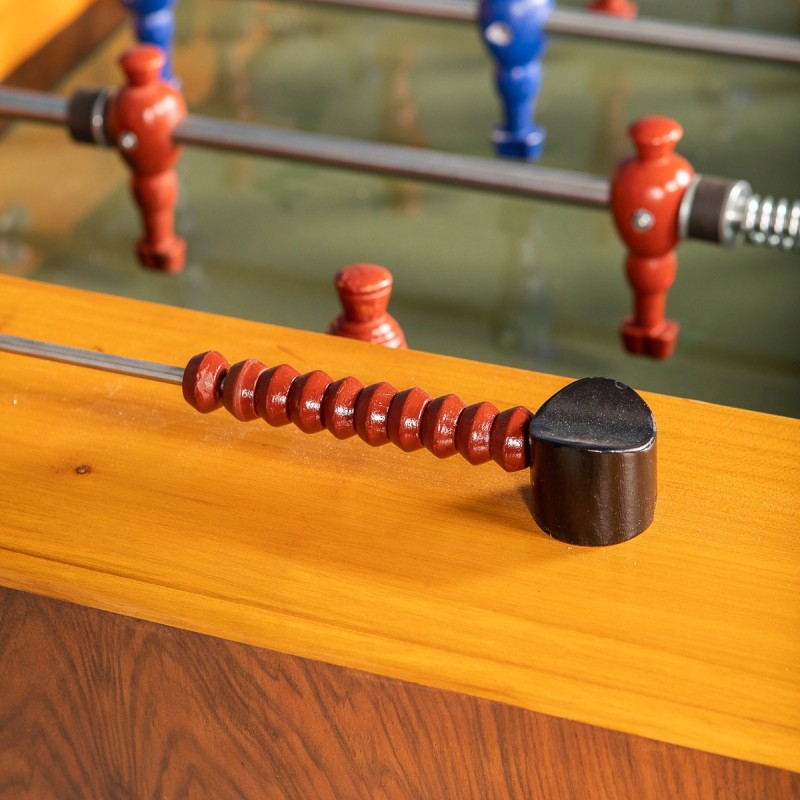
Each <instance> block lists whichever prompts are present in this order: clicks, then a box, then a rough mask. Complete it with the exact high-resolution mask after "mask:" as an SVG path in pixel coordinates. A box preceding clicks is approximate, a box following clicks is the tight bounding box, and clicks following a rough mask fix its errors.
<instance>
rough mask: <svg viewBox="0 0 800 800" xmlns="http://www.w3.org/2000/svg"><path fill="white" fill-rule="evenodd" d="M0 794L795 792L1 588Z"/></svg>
mask: <svg viewBox="0 0 800 800" xmlns="http://www.w3.org/2000/svg"><path fill="white" fill-rule="evenodd" d="M0 687H2V688H1V689H0V796H2V797H4V798H37V800H46V799H47V798H58V800H68V799H69V798H82V797H89V796H93V797H115V798H122V797H130V798H154V797H169V798H173V797H191V798H204V797H208V798H223V797H224V798H234V797H242V798H255V797H259V798H262V797H263V798H297V799H298V800H300V799H301V798H302V800H309V798H365V800H366V798H370V800H374V799H375V798H398V800H399V799H400V798H402V799H403V800H406V799H407V798H459V800H462V799H463V800H468V799H470V798H474V800H491V798H527V799H529V800H535V798H548V800H558V798H565V799H566V798H577V797H580V798H609V800H611V798H619V799H620V800H622V799H623V798H631V797H637V798H665V797H680V798H682V800H692V799H693V798H717V797H733V796H735V797H737V798H738V799H739V800H746V798H753V800H755V799H756V798H766V797H772V798H779V797H780V798H790V797H800V775H797V774H793V773H789V772H785V771H782V770H778V769H773V768H769V767H763V766H758V765H754V764H749V763H746V762H743V761H737V760H734V759H729V758H724V757H721V756H714V755H709V754H706V753H700V752H697V751H693V750H689V749H686V748H681V747H675V746H670V745H666V744H662V743H658V742H654V741H650V740H647V739H642V738H639V737H633V736H626V735H624V734H620V733H613V732H610V731H606V730H603V729H600V728H596V727H592V726H589V725H583V724H579V723H572V722H567V721H564V720H559V719H556V718H553V717H549V716H546V715H542V714H536V713H533V712H528V711H523V710H520V709H516V708H512V707H510V706H506V705H503V704H500V703H492V702H489V701H485V700H479V699H475V698H472V697H467V696H465V695H461V694H457V693H454V692H446V691H441V690H435V689H428V688H424V687H421V686H417V685H415V684H410V683H405V682H402V681H396V680H391V679H387V678H380V677H376V676H373V675H370V674H368V673H364V672H359V671H356V670H350V669H345V668H341V667H335V666H331V665H328V664H323V663H321V662H316V661H310V660H307V659H301V658H296V657H292V656H286V655H281V654H278V653H274V652H271V651H268V650H262V649H258V648H254V647H248V646H246V645H241V644H236V643H232V642H228V641H225V640H222V639H216V638H212V637H208V636H202V635H200V634H195V633H190V632H187V631H182V630H179V629H175V628H168V627H164V626H160V625H155V624H152V623H147V622H142V621H137V620H134V619H131V618H128V617H122V616H117V615H114V614H110V613H106V612H100V611H96V610H93V609H88V608H85V607H82V606H77V605H72V604H69V603H64V602H60V601H56V600H51V599H46V598H42V597H37V596H34V595H31V594H27V593H23V592H17V591H12V590H8V589H0Z"/></svg>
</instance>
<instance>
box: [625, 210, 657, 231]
mask: <svg viewBox="0 0 800 800" xmlns="http://www.w3.org/2000/svg"><path fill="white" fill-rule="evenodd" d="M655 224H656V218H655V217H654V216H653V214H652V213H651V212H650V211H648V210H647V209H646V208H640V209H638V210H637V211H634V212H633V216H632V217H631V225H632V226H633V229H634V230H637V231H641V232H644V231H649V230H650V228H652V227H653V225H655Z"/></svg>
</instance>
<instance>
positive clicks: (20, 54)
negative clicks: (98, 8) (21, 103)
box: [0, 0, 94, 79]
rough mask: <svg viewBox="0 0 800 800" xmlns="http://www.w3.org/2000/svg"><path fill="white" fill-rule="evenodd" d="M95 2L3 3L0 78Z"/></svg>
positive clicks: (4, 0)
mask: <svg viewBox="0 0 800 800" xmlns="http://www.w3.org/2000/svg"><path fill="white" fill-rule="evenodd" d="M93 2H94V0H37V2H35V3H31V2H27V1H26V0H0V19H2V20H3V24H2V25H0V79H4V78H5V77H6V76H7V75H9V73H11V72H13V71H14V70H15V69H16V68H17V67H19V66H20V64H22V63H23V62H24V61H25V60H26V59H28V58H30V57H31V56H32V55H33V54H34V53H35V52H36V51H37V50H39V49H40V48H42V47H44V46H45V45H46V44H47V42H48V41H50V39H52V38H53V37H54V36H56V35H57V34H58V33H59V32H60V31H61V30H62V29H63V28H65V27H67V26H68V25H69V24H70V23H71V22H73V21H74V20H75V19H76V18H78V17H79V16H80V15H81V14H82V13H83V12H84V11H86V9H87V8H89V6H91V5H92V3H93Z"/></svg>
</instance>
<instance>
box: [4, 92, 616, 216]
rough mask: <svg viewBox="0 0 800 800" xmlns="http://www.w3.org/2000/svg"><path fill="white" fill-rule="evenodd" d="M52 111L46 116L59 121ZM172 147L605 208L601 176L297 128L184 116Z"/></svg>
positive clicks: (9, 98)
mask: <svg viewBox="0 0 800 800" xmlns="http://www.w3.org/2000/svg"><path fill="white" fill-rule="evenodd" d="M66 105H67V101H66V100H63V99H62V98H57V97H55V96H54V95H50V94H47V93H44V92H28V91H21V90H19V89H9V88H3V87H0V116H8V117H13V118H16V119H23V120H29V121H34V122H37V121H42V120H43V116H42V112H41V109H43V108H50V109H56V108H61V107H62V106H63V108H64V109H66ZM65 120H66V111H64V119H57V118H56V115H55V114H52V115H51V117H50V118H48V119H47V120H46V121H48V122H62V123H63V122H65ZM173 139H174V140H175V142H176V143H178V144H187V145H194V146H198V147H207V148H211V149H215V150H225V151H234V152H239V153H248V154H251V155H258V156H268V157H271V158H281V159H288V160H292V161H302V162H305V163H312V164H322V165H326V166H331V167H340V168H342V169H353V170H359V171H363V172H371V173H375V174H378V175H388V176H393V177H398V178H413V179H417V180H420V181H429V182H433V183H443V184H448V185H451V186H462V187H466V188H471V189H480V190H483V191H489V192H499V193H502V194H512V195H519V196H523V197H540V198H543V199H547V200H553V201H558V202H564V203H575V204H579V205H585V206H594V207H599V208H606V207H607V206H608V203H609V195H610V188H609V182H608V180H607V179H606V178H602V177H599V176H595V175H588V174H585V173H580V172H571V171H568V170H558V169H549V168H547V167H539V166H533V165H530V164H522V163H514V162H506V161H498V160H496V159H490V158H479V157H477V156H462V155H457V154H454V153H441V152H437V151H432V150H420V149H418V148H415V147H404V146H401V145H391V144H379V143H375V142H365V141H361V140H358V139H345V138H340V137H336V136H325V135H322V134H318V133H303V132H299V131H287V130H282V129H280V128H273V127H270V126H268V125H259V124H253V123H245V122H234V121H228V120H217V119H212V118H210V117H202V116H196V115H193V114H190V115H189V116H187V117H186V118H185V119H183V120H182V121H181V122H180V123H179V124H178V126H177V127H176V128H175V130H174V132H173Z"/></svg>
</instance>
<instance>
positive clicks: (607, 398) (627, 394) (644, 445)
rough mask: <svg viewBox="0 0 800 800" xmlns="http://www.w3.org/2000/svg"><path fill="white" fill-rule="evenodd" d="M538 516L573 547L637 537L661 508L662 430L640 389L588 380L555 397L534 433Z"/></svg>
mask: <svg viewBox="0 0 800 800" xmlns="http://www.w3.org/2000/svg"><path fill="white" fill-rule="evenodd" d="M530 437H531V438H530V441H531V481H532V482H533V516H534V518H535V519H536V522H537V524H538V525H539V527H540V528H542V530H544V531H546V532H547V533H549V534H550V536H552V537H554V538H555V539H559V540H560V541H562V542H567V543H569V544H577V545H586V546H590V547H597V546H600V545H608V544H617V543H619V542H625V541H627V540H628V539H632V538H633V537H634V536H638V535H639V534H640V533H641V532H642V531H644V530H646V529H647V527H648V526H649V525H650V523H651V522H652V521H653V514H654V513H655V507H656V423H655V420H654V419H653V413H652V412H651V411H650V408H649V407H648V405H647V403H645V402H644V400H642V398H641V397H639V395H638V394H636V392H634V391H633V389H631V388H629V387H628V386H625V385H624V384H622V383H620V382H619V381H614V380H611V379H609V378H583V379H582V380H579V381H575V383H571V384H570V385H569V386H566V387H565V388H563V389H562V390H561V391H560V392H558V393H557V394H554V395H553V396H552V397H551V398H550V399H549V400H548V401H547V402H546V403H545V404H544V405H543V406H542V407H541V408H540V409H539V411H538V413H537V414H536V415H535V416H534V418H533V420H532V422H531V426H530Z"/></svg>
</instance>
